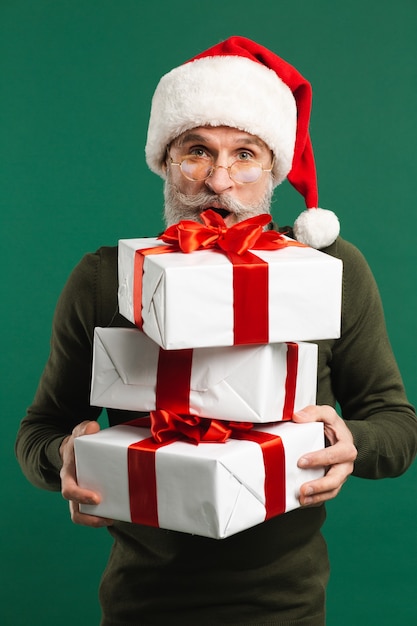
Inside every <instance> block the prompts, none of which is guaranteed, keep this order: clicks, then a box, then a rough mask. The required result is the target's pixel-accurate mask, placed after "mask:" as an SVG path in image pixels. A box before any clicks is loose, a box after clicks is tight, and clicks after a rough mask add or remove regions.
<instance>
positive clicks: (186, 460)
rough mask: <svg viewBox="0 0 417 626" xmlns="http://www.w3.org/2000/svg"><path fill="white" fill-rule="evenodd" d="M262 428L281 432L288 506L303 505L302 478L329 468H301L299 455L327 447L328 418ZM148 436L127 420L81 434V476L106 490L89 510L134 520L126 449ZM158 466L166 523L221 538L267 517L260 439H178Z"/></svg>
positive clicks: (161, 452)
mask: <svg viewBox="0 0 417 626" xmlns="http://www.w3.org/2000/svg"><path fill="white" fill-rule="evenodd" d="M255 429H256V430H260V431H263V432H268V433H272V434H274V435H279V436H280V437H281V439H282V442H283V444H284V448H285V511H290V510H292V509H295V508H297V507H299V506H300V505H299V501H298V494H299V488H300V486H301V485H302V484H303V483H305V482H307V481H310V480H313V479H316V478H319V477H321V476H323V473H324V471H323V470H322V469H316V470H306V469H299V468H298V467H297V461H298V459H299V458H300V457H301V456H302V455H303V454H305V453H307V452H311V451H315V450H318V449H321V448H323V446H324V434H323V425H322V424H321V423H309V424H295V423H294V422H281V423H278V424H275V425H263V426H256V427H255ZM148 436H149V430H148V429H145V428H137V427H135V426H128V425H122V426H114V427H112V428H108V429H105V430H102V431H100V432H99V433H96V434H94V435H85V436H83V437H78V438H77V439H76V440H75V453H76V463H77V477H78V482H79V484H80V486H82V487H85V488H88V489H93V490H94V491H97V492H99V493H100V494H101V497H102V501H101V503H100V504H98V505H82V506H81V510H82V511H83V512H84V513H89V514H92V515H99V516H103V517H108V518H111V519H117V520H122V521H126V522H131V513H130V500H129V482H128V468H127V456H128V452H127V451H128V446H130V445H132V444H133V443H135V442H137V441H140V440H142V439H145V438H147V437H148ZM155 466H156V489H157V507H158V525H159V527H161V528H166V529H170V530H176V531H181V532H186V533H193V534H198V535H202V536H206V537H213V538H217V539H221V538H224V537H228V536H230V535H233V534H235V533H237V532H240V531H242V530H244V529H246V528H250V527H251V526H255V525H257V524H259V523H261V522H263V521H264V520H265V516H266V508H265V466H264V462H263V456H262V452H261V448H260V446H259V445H258V444H256V443H254V442H251V441H242V440H234V439H229V440H228V441H227V442H226V443H202V444H200V445H198V446H194V445H192V444H189V443H185V442H179V441H178V442H175V443H172V444H169V445H166V446H164V447H162V448H160V449H158V450H157V451H156V453H155ZM135 479H136V480H137V481H140V480H141V476H137V477H135ZM138 487H139V488H140V484H139V486H138ZM277 488H278V487H277Z"/></svg>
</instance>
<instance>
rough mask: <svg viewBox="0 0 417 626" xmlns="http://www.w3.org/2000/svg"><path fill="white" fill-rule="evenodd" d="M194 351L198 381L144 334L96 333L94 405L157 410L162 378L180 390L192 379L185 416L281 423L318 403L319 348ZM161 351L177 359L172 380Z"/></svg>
mask: <svg viewBox="0 0 417 626" xmlns="http://www.w3.org/2000/svg"><path fill="white" fill-rule="evenodd" d="M184 352H185V351H181V354H183V353H184ZM188 353H189V355H190V356H189V359H190V360H191V363H192V367H191V376H189V372H188V373H187V371H186V372H184V373H183V372H182V371H181V369H180V367H178V366H177V351H164V350H163V349H162V348H160V347H159V346H158V345H157V344H156V343H155V342H154V341H153V340H152V339H150V338H149V337H147V336H146V335H145V334H144V333H143V332H141V331H140V330H138V329H133V328H131V329H128V328H96V329H95V334H94V355H93V375H92V387H91V404H92V405H94V406H102V407H107V408H116V409H125V410H131V411H151V410H153V409H155V408H157V406H156V390H157V380H158V381H159V378H161V379H162V380H161V381H160V382H158V385H163V383H164V380H165V381H166V382H168V383H169V385H170V386H173V387H174V389H176V381H178V379H179V380H181V381H182V380H185V384H186V386H187V387H188V388H189V396H188V401H189V406H188V407H186V408H184V409H183V410H182V411H180V412H182V413H189V414H191V415H199V416H200V417H211V418H215V419H223V420H234V421H241V422H244V421H245V422H253V423H264V422H276V421H279V420H282V419H291V418H292V413H293V411H297V410H299V409H302V408H304V407H305V406H308V405H310V404H315V403H316V379H317V345H316V344H310V343H298V344H292V345H291V344H290V345H287V344H285V343H280V344H265V345H249V346H231V347H220V348H199V349H195V350H192V351H188ZM160 354H161V358H163V357H164V355H165V358H168V359H169V361H168V362H169V363H170V365H171V375H170V376H166V375H165V376H162V375H161V376H160V377H159V376H158V371H159V370H158V363H159V359H160ZM287 365H288V366H287ZM167 379H168V380H167ZM169 395H170V394H168V396H169ZM171 396H172V393H171ZM172 399H173V401H174V402H175V401H176V398H175V396H174V397H173V398H172ZM159 408H164V409H172V408H174V409H175V406H174V407H173V406H172V405H171V406H170V405H169V403H167V405H166V406H165V405H164V406H160V407H159Z"/></svg>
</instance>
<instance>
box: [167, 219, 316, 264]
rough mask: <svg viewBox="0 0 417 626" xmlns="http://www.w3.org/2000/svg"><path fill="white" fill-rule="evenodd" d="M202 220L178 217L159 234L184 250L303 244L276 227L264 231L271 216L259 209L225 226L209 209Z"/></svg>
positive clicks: (238, 251)
mask: <svg viewBox="0 0 417 626" xmlns="http://www.w3.org/2000/svg"><path fill="white" fill-rule="evenodd" d="M201 219H202V221H203V223H202V224H200V223H199V222H194V221H192V220H181V221H180V222H178V224H173V225H172V226H169V227H168V228H167V229H166V231H165V232H164V233H163V234H162V235H161V236H160V237H159V239H162V241H165V243H168V244H170V245H173V246H175V247H176V248H177V249H178V250H181V251H182V252H185V253H190V252H195V251H196V250H209V249H211V248H220V249H221V250H223V251H224V252H232V253H235V254H239V255H242V254H245V252H247V251H248V250H249V249H251V248H252V249H253V250H279V249H281V248H285V247H287V246H292V245H295V246H303V245H304V244H300V243H299V242H297V241H293V240H291V239H287V238H286V237H285V236H284V235H282V234H281V233H279V232H277V231H275V230H268V231H264V227H265V226H266V225H267V224H269V222H270V221H271V216H270V215H268V214H266V213H262V214H261V215H255V216H253V217H249V218H248V219H246V220H242V221H241V222H238V223H237V224H234V225H233V226H230V227H228V226H227V225H226V222H225V221H224V219H223V218H222V217H221V216H220V215H219V214H218V213H216V212H215V211H213V210H212V209H208V210H207V211H203V213H202V214H201Z"/></svg>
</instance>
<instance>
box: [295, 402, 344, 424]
mask: <svg viewBox="0 0 417 626" xmlns="http://www.w3.org/2000/svg"><path fill="white" fill-rule="evenodd" d="M338 417H339V416H338V415H337V413H336V411H335V410H334V408H333V407H331V406H328V405H309V406H306V407H304V408H303V409H301V410H300V411H297V412H296V413H294V415H293V421H294V422H298V423H300V424H303V423H305V422H325V423H331V422H333V421H334V420H335V419H336V418H338Z"/></svg>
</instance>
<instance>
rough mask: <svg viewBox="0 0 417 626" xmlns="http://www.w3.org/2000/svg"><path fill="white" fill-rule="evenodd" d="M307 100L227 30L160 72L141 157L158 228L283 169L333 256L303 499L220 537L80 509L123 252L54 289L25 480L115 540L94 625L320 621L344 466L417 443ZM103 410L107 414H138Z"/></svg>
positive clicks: (307, 230) (24, 440)
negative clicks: (104, 340)
mask: <svg viewBox="0 0 417 626" xmlns="http://www.w3.org/2000/svg"><path fill="white" fill-rule="evenodd" d="M310 108H311V88H310V85H309V83H308V82H307V81H306V80H305V79H304V78H303V77H302V76H301V75H300V74H299V73H298V72H297V70H296V69H295V68H293V67H292V66H291V65H289V64H288V63H286V62H285V61H284V60H282V59H281V58H279V57H278V56H276V55H275V54H274V53H272V52H271V51H269V50H267V49H266V48H263V47H262V46H260V45H258V44H256V43H255V42H252V41H250V40H247V39H244V38H241V37H232V38H231V39H228V40H227V41H225V42H222V43H221V44H218V45H216V46H214V47H213V48H211V49H209V50H207V51H205V52H203V53H201V54H199V55H198V56H197V57H195V58H194V59H192V60H191V61H189V62H187V63H185V64H184V65H181V66H180V67H178V68H175V69H174V70H172V72H170V73H168V74H167V75H165V76H164V77H163V78H162V79H161V81H160V83H159V85H158V87H157V89H156V92H155V95H154V98H153V102H152V109H151V116H150V122H149V130H148V138H147V145H146V158H147V163H148V165H149V167H150V168H151V169H152V170H153V171H154V172H156V173H157V174H159V175H160V176H162V177H163V178H164V179H165V190H164V193H165V218H166V222H167V224H168V225H171V224H174V223H177V222H178V221H180V220H182V219H191V220H196V221H199V220H201V214H202V213H203V212H204V211H205V210H207V209H212V210H214V211H216V212H217V213H219V214H220V215H221V216H222V217H223V219H224V220H225V222H226V224H227V226H231V225H233V224H235V223H237V222H240V221H241V220H243V219H246V218H248V217H251V216H254V215H258V214H262V213H269V212H270V205H271V198H272V193H273V190H274V188H275V187H276V186H277V185H279V184H280V183H281V182H282V181H283V180H285V179H286V178H288V180H289V181H290V183H291V184H292V185H293V186H294V187H295V189H297V191H299V193H300V194H301V195H302V196H303V198H304V200H305V203H306V207H307V208H306V210H304V211H303V212H302V213H301V215H300V217H299V218H298V219H297V221H296V223H295V225H294V230H293V231H291V232H290V233H289V234H290V235H292V236H294V237H295V238H297V239H298V240H300V241H302V242H304V243H307V244H308V245H311V246H313V247H315V248H318V249H321V250H322V251H323V252H325V253H327V254H330V255H333V256H335V257H338V258H341V259H342V260H343V268H344V269H343V304H342V333H341V337H340V338H339V339H334V340H327V341H320V342H319V366H318V389H317V406H310V407H306V408H305V409H303V410H302V411H299V412H297V413H296V414H295V415H294V421H296V422H307V421H320V422H323V423H324V429H325V435H326V438H327V443H328V445H327V447H326V448H324V449H323V450H319V451H317V452H314V453H309V454H305V455H304V456H302V457H301V458H300V459H299V461H298V463H299V466H300V467H301V468H311V467H325V468H326V474H325V476H324V477H322V478H320V479H318V480H314V481H310V482H306V483H305V484H304V485H303V486H302V487H301V490H300V496H299V499H300V504H301V507H300V508H299V509H297V510H295V511H291V512H289V513H286V514H284V515H280V516H277V517H275V518H272V519H270V520H268V521H266V522H264V523H262V524H260V525H258V526H256V527H254V528H250V529H248V530H246V531H244V532H241V533H239V534H237V535H234V536H232V537H229V538H227V539H224V540H221V541H219V540H214V539H208V538H205V537H198V536H192V535H187V534H183V533H179V532H173V531H168V530H163V529H159V528H151V527H146V526H142V525H137V524H128V523H125V522H118V521H113V520H108V519H103V518H99V517H95V516H92V515H86V514H85V513H81V512H80V510H79V505H80V503H84V504H95V503H97V502H99V499H100V496H99V494H97V493H95V492H91V491H88V490H85V489H82V488H80V487H79V486H78V485H77V479H76V473H75V462H74V439H75V438H76V437H78V436H80V435H83V434H89V433H94V432H97V430H99V425H98V423H97V419H98V417H99V414H100V409H98V408H96V407H91V406H90V404H89V390H90V380H91V364H92V342H93V340H92V338H93V332H94V327H95V326H113V327H128V326H130V323H129V322H128V321H127V320H125V319H124V318H123V317H122V316H121V315H120V314H119V313H118V305H117V249H116V248H100V249H99V250H98V251H97V252H96V253H94V254H88V255H86V256H85V257H84V258H83V259H82V260H81V262H80V264H79V265H78V266H77V267H76V268H75V270H74V271H73V273H72V275H71V276H70V278H69V280H68V283H67V285H66V286H65V288H64V290H63V292H62V295H61V298H60V300H59V303H58V305H57V310H56V314H55V318H54V325H53V332H52V343H51V354H50V357H49V360H48V362H47V364H46V367H45V370H44V373H43V375H42V378H41V381H40V383H39V387H38V390H37V393H36V396H35V399H34V401H33V404H32V406H31V407H30V408H29V410H28V413H27V415H26V417H25V418H24V420H23V421H22V423H21V426H20V429H19V433H18V438H17V447H16V450H17V456H18V459H19V461H20V463H21V466H22V468H23V471H24V472H25V474H26V475H27V477H28V479H29V480H31V481H32V482H33V483H34V484H35V485H37V486H39V487H42V488H46V489H50V490H58V491H59V490H60V491H61V492H62V494H63V496H64V498H66V499H67V500H69V505H70V510H71V517H72V520H73V521H74V522H75V523H77V524H84V525H87V526H93V527H100V526H107V527H108V529H109V532H110V533H111V534H112V536H113V538H114V545H113V549H112V552H111V555H110V559H109V562H108V565H107V568H106V571H105V573H104V576H103V579H102V582H101V587H100V600H101V605H102V610H103V617H102V626H122V625H123V626H127V625H129V624H132V625H133V624H169V623H178V624H184V625H193V626H194V625H195V624H196V623H198V624H201V625H203V624H212V625H218V624H235V625H237V624H242V625H243V624H245V625H249V624H252V625H255V624H257V625H260V624H276V625H281V626H284V625H287V626H289V625H290V624H291V625H293V626H294V625H297V626H323V624H324V623H325V589H326V584H327V580H328V574H329V564H328V558H327V550H326V545H325V541H324V539H323V537H322V534H321V527H322V525H323V523H324V520H325V515H326V513H325V502H326V501H328V500H330V499H331V498H334V497H335V496H336V495H337V494H338V493H339V491H340V489H341V488H342V485H343V484H344V482H345V481H346V479H347V478H348V477H349V476H350V475H351V474H354V475H356V476H359V477H365V478H382V477H388V476H390V477H392V476H398V475H400V474H401V473H403V472H404V471H405V470H406V469H407V468H408V467H409V466H410V464H411V463H412V461H413V459H414V457H415V455H416V451H417V420H416V415H415V412H414V410H413V408H412V407H411V406H410V404H409V402H408V401H407V398H406V395H405V391H404V388H403V384H402V381H401V376H400V373H399V371H398V367H397V365H396V362H395V359H394V356H393V354H392V351H391V348H390V344H389V340H388V337H387V333H386V329H385V324H384V317H383V312H382V307H381V302H380V298H379V295H378V290H377V287H376V285H375V282H374V279H373V277H372V275H371V272H370V270H369V268H368V265H367V264H366V262H365V260H364V258H363V256H362V255H361V254H360V253H359V251H358V250H357V249H356V248H355V247H354V246H352V245H351V244H349V243H347V242H346V241H344V240H343V239H342V238H341V237H340V236H339V223H338V220H337V218H336V216H335V215H334V214H333V213H332V212H330V211H325V210H323V209H320V208H318V197H317V184H316V171H315V165H314V157H313V150H312V146H311V141H310V136H309V130H308V126H309V117H310ZM138 358H140V355H138ZM336 403H338V404H339V405H340V408H341V414H342V417H339V416H338V414H337V413H336V410H335V406H336ZM107 413H108V418H109V423H110V425H115V424H119V423H121V422H125V421H128V420H130V419H134V418H135V417H137V415H136V414H135V413H132V412H126V411H117V410H114V409H108V410H107Z"/></svg>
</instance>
